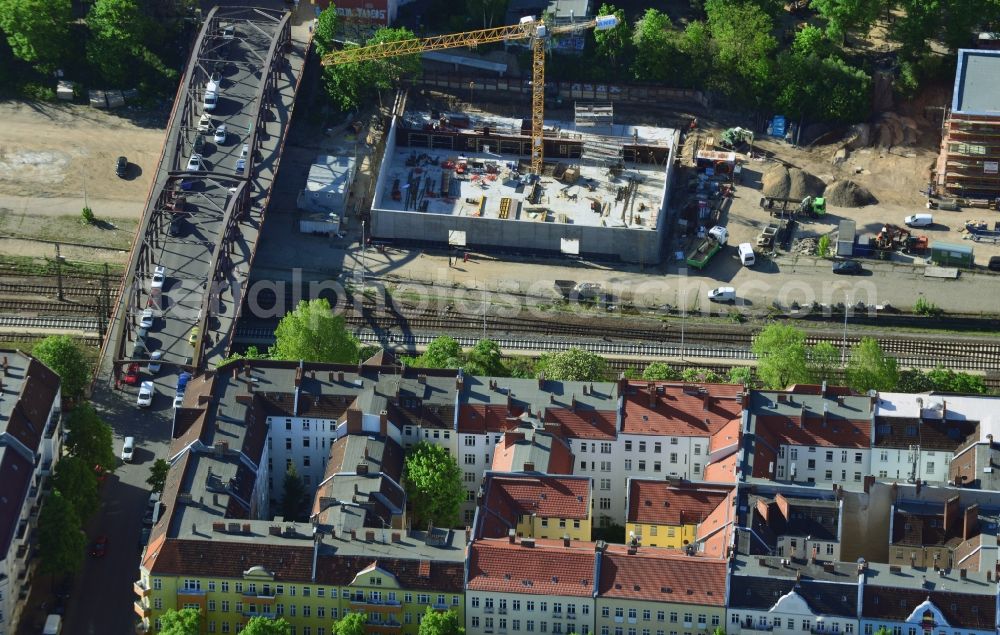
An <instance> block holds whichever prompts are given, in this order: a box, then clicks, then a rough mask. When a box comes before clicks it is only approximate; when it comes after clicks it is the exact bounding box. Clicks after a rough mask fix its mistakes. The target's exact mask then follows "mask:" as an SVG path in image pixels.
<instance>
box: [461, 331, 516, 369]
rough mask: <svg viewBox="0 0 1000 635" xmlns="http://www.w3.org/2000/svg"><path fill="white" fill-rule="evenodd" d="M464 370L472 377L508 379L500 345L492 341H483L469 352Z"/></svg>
mask: <svg viewBox="0 0 1000 635" xmlns="http://www.w3.org/2000/svg"><path fill="white" fill-rule="evenodd" d="M462 368H463V370H464V371H465V372H466V373H468V374H470V375H478V376H480V377H482V376H486V375H489V376H493V377H506V376H507V375H508V370H507V367H506V366H504V363H503V351H501V350H500V345H499V344H497V343H496V342H494V341H493V340H490V339H482V340H479V341H478V342H476V345H475V346H473V347H472V348H471V349H470V350H469V354H468V355H466V358H465V365H464V366H463V367H462Z"/></svg>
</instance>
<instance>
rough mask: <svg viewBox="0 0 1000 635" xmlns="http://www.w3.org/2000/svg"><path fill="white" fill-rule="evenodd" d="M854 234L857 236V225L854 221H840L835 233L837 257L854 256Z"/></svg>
mask: <svg viewBox="0 0 1000 635" xmlns="http://www.w3.org/2000/svg"><path fill="white" fill-rule="evenodd" d="M855 234H857V224H856V223H855V222H854V221H852V220H849V219H846V218H845V219H844V220H842V221H840V227H839V229H838V231H837V255H838V256H853V255H854V238H855Z"/></svg>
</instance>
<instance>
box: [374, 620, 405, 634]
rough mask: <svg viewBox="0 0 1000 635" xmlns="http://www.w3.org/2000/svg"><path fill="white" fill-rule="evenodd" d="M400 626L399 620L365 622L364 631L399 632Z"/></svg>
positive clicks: (401, 626)
mask: <svg viewBox="0 0 1000 635" xmlns="http://www.w3.org/2000/svg"><path fill="white" fill-rule="evenodd" d="M402 628H403V625H402V624H400V623H399V622H372V621H368V622H365V633H399V632H400V631H401V630H402Z"/></svg>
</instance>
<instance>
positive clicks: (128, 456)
mask: <svg viewBox="0 0 1000 635" xmlns="http://www.w3.org/2000/svg"><path fill="white" fill-rule="evenodd" d="M134 455H135V437H125V443H123V444H122V463H131V462H132V457H133V456H134Z"/></svg>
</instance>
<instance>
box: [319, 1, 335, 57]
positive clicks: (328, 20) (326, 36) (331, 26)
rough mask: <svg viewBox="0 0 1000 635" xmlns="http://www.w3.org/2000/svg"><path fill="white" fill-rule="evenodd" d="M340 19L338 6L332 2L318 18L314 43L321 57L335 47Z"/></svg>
mask: <svg viewBox="0 0 1000 635" xmlns="http://www.w3.org/2000/svg"><path fill="white" fill-rule="evenodd" d="M338 21H339V20H338V18H337V7H336V6H335V5H334V4H333V3H332V2H331V3H330V6H328V7H327V8H325V9H323V10H322V11H321V12H320V14H319V16H318V17H317V18H316V27H315V28H314V29H313V44H314V45H316V53H318V54H319V55H320V56H321V57H322V56H323V55H325V54H326V53H329V52H330V51H332V50H333V49H334V45H335V42H334V39H335V37H336V34H337V22H338Z"/></svg>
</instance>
